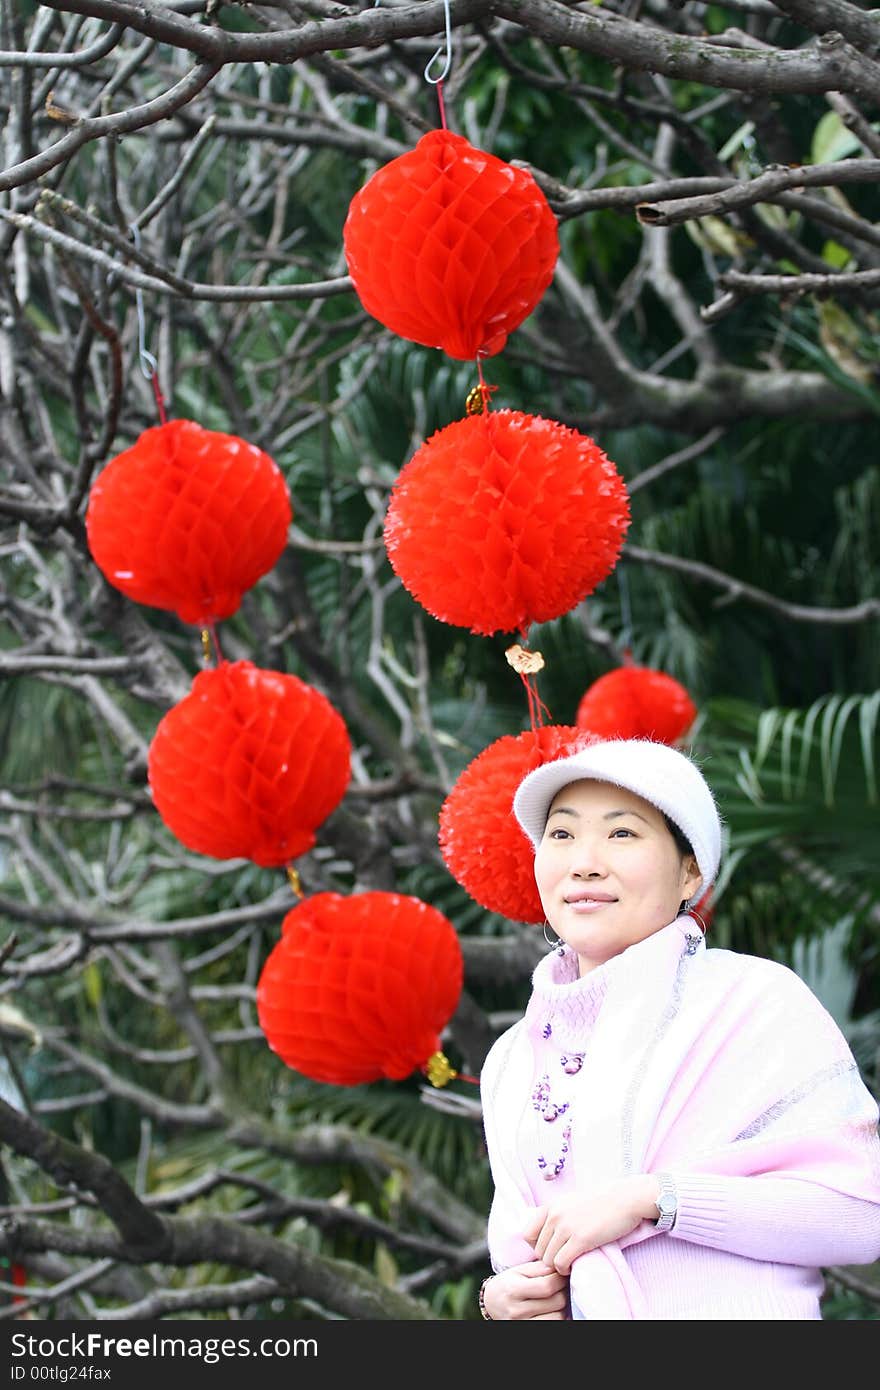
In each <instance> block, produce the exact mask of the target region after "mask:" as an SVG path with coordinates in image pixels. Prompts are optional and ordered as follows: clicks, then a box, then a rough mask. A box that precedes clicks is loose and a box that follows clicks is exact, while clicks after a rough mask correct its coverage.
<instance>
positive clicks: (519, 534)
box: [385, 410, 629, 636]
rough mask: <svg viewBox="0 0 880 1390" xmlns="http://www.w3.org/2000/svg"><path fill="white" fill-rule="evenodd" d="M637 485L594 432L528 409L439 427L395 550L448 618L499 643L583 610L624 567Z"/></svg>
mask: <svg viewBox="0 0 880 1390" xmlns="http://www.w3.org/2000/svg"><path fill="white" fill-rule="evenodd" d="M628 525H629V503H628V497H627V491H626V486H625V484H624V482H623V479H622V478H621V476H620V474H619V473H618V472H617V469H616V468H615V466H614V464H613V463H612V462H611V460H610V459H609V458H607V457H606V456H605V454H604V453H603V452H602V450H601V449H600V448H599V446H598V445H597V444H596V443H594V441H593V440H592V439H590V438H589V437H588V436H587V435H583V434H579V433H578V432H577V430H573V429H569V428H568V427H567V426H565V425H561V424H559V423H558V422H557V421H556V420H544V419H542V418H541V416H539V415H525V414H523V413H522V412H521V411H518V410H493V411H487V412H485V413H484V414H482V415H469V416H467V417H465V419H463V420H456V421H455V422H454V423H453V424H451V425H447V426H446V428H445V429H442V430H438V431H437V433H436V434H434V435H432V436H431V438H430V439H429V440H428V441H427V443H425V444H423V445H422V446H421V448H420V449H418V450H417V451H416V453H415V455H414V456H413V458H411V459H410V461H409V463H408V464H407V465H406V467H405V468H404V469H403V470H402V471H401V473H400V476H399V477H398V479H397V482H396V484H395V486H394V489H393V492H392V495H391V504H390V506H389V508H388V514H387V516H386V519H385V545H386V548H387V550H388V558H389V559H390V561H391V564H392V567H393V568H394V570H395V572H396V573H397V575H398V576H399V577H400V580H401V582H402V583H403V584H404V586H405V587H406V588H407V589H408V590H409V591H410V593H411V594H412V595H413V597H414V598H416V599H417V600H418V601H419V603H421V604H422V605H423V607H424V608H426V609H427V610H428V612H429V613H432V614H433V615H434V617H435V618H440V619H441V620H442V621H443V622H446V623H453V624H455V625H457V626H459V627H467V628H470V630H471V631H472V632H475V633H481V634H483V635H486V636H489V635H491V634H492V633H493V632H498V631H500V632H511V631H521V632H525V630H526V629H527V628H528V627H529V625H530V624H531V623H534V622H546V621H547V620H548V619H550V618H556V617H559V615H560V614H562V613H566V612H567V611H568V610H569V609H570V608H573V607H574V606H575V605H576V604H577V603H579V602H580V601H581V599H583V598H585V597H586V595H587V594H589V593H591V592H592V591H593V589H595V587H596V585H597V584H599V583H600V582H601V581H602V580H603V579H605V578H606V577H607V575H608V574H609V573H610V572H611V570H612V569H613V568H614V565H615V564H616V563H617V559H618V556H619V554H620V550H621V547H622V545H623V538H624V534H625V532H626V528H627V526H628Z"/></svg>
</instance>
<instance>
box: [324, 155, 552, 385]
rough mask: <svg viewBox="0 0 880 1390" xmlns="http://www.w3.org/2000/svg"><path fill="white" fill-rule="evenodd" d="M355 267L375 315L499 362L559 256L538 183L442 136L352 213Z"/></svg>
mask: <svg viewBox="0 0 880 1390" xmlns="http://www.w3.org/2000/svg"><path fill="white" fill-rule="evenodd" d="M343 241H344V245H345V258H346V261H347V263H348V269H349V273H350V275H351V278H352V280H353V281H354V287H355V289H356V291H357V293H358V297H359V299H360V301H361V303H362V304H363V306H364V308H365V309H366V311H367V313H368V314H372V316H373V318H375V319H378V320H379V322H380V323H382V324H384V325H385V327H386V328H390V329H391V331H392V333H397V334H399V335H400V337H401V338H409V339H410V340H411V341H412V342H415V343H422V344H423V345H424V346H425V347H436V348H442V349H443V351H444V352H446V353H448V354H449V356H450V357H457V358H460V359H462V360H465V361H472V360H473V359H474V358H475V357H476V356H477V355H478V354H479V355H480V356H483V357H491V356H492V355H493V354H494V353H496V352H500V351H501V349H502V348H503V347H504V344H505V342H506V341H507V337H508V334H509V333H512V332H513V330H514V329H515V328H516V327H518V325H519V324H521V323H522V321H523V319H524V318H527V317H528V315H529V314H530V313H531V312H532V310H533V309H534V308H535V305H536V304H537V303H538V301H539V300H540V298H541V296H542V295H543V293H544V291H545V290H546V289H547V286H548V285H549V284H550V281H551V279H552V278H553V270H554V267H555V265H556V261H557V259H558V256H559V237H558V235H557V231H556V218H555V217H554V215H553V213H552V212H551V210H550V206H549V204H548V202H547V199H546V198H545V197H544V194H543V193H542V192H541V190H540V188H539V187H538V185H537V184H536V182H535V180H534V179H533V178H532V175H531V174H529V173H527V172H526V170H524V169H516V168H514V167H513V165H511V164H506V163H505V162H504V160H502V159H496V158H495V156H494V155H491V154H487V153H486V152H485V150H480V149H475V148H474V146H473V145H471V144H469V143H468V141H467V140H465V139H464V137H463V136H461V135H453V134H452V132H451V131H448V130H432V131H431V132H430V133H429V134H428V135H423V136H422V138H421V140H419V142H418V144H417V145H416V147H415V149H414V150H410V151H409V153H407V154H403V155H401V156H400V157H399V158H398V159H393V160H392V161H391V163H390V164H386V165H384V166H383V168H381V169H378V170H377V171H376V173H375V174H373V176H372V178H370V179H369V180H368V181H367V183H366V184H365V185H364V187H363V188H362V189H361V190H360V192H359V193H356V194H355V196H354V198H353V199H352V201H351V205H350V207H349V210H348V216H347V218H346V221H345V227H344V228H343Z"/></svg>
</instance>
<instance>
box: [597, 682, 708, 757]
mask: <svg viewBox="0 0 880 1390" xmlns="http://www.w3.org/2000/svg"><path fill="white" fill-rule="evenodd" d="M696 717H697V707H696V705H695V704H694V702H693V700H692V699H691V697H690V695H689V694H688V692H687V691H686V690H685V688H684V686H683V685H681V684H680V682H679V681H677V680H674V679H673V677H672V676H667V675H666V674H665V673H664V672H663V671H654V670H652V669H651V668H650V667H648V666H633V665H629V664H628V665H624V666H619V667H617V668H616V670H614V671H608V672H607V673H606V674H605V675H604V676H600V677H599V679H598V680H597V681H594V682H593V684H592V685H591V686H590V687H589V689H588V690H586V691H585V692H584V695H583V697H582V699H581V701H580V704H579V705H578V710H577V715H576V717H575V721H576V723H577V725H578V727H579V728H582V729H587V730H588V731H589V732H590V733H591V734H595V735H596V736H597V737H598V738H650V739H654V740H656V741H657V742H658V743H668V744H674V743H675V742H676V741H677V740H678V739H680V738H681V737H682V736H683V735H684V734H685V733H687V731H688V729H689V728H690V727H691V725H692V724H693V722H694V720H695V719H696Z"/></svg>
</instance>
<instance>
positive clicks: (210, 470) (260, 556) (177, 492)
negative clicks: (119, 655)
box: [86, 420, 292, 627]
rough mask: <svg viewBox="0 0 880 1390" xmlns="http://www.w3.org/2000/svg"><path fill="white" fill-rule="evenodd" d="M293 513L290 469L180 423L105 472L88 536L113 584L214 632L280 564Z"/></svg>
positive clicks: (225, 437)
mask: <svg viewBox="0 0 880 1390" xmlns="http://www.w3.org/2000/svg"><path fill="white" fill-rule="evenodd" d="M291 514H292V513H291V506H290V497H289V495H288V491H287V484H286V483H285V481H284V477H283V475H282V473H281V470H280V468H279V467H278V465H277V464H276V463H274V462H273V460H272V459H271V458H270V457H269V455H268V454H264V453H263V451H262V449H258V448H257V447H256V445H254V444H249V443H248V442H247V440H246V439H239V438H238V436H237V435H234V434H220V433H218V432H217V431H216V430H206V429H203V428H202V426H201V425H198V424H196V423H195V421H194V420H171V421H169V422H168V423H167V424H165V425H157V426H156V427H155V428H154V429H149V430H145V431H144V433H143V434H142V435H141V436H140V438H139V439H138V441H137V443H136V444H133V445H132V447H131V448H130V449H126V450H125V451H124V452H123V453H121V454H117V455H116V457H115V458H114V459H111V461H110V463H108V465H107V467H106V468H105V469H104V470H103V472H102V473H100V474H99V476H98V477H97V478H96V480H95V482H94V484H93V486H92V490H91V493H90V496H89V504H88V510H87V512H86V532H87V535H88V543H89V550H90V551H91V553H92V558H93V559H94V561H95V564H96V565H97V566H98V568H99V569H100V571H101V573H102V574H103V575H104V578H105V579H107V580H108V582H109V583H110V584H112V585H114V587H115V588H117V589H121V590H122V592H123V593H124V594H126V595H127V596H128V597H129V598H130V599H134V601H135V602H136V603H144V604H148V605H149V606H151V607H153V608H167V609H171V610H172V611H174V612H176V613H177V615H178V617H179V618H180V619H181V620H182V621H183V622H185V623H197V624H198V625H199V626H200V627H204V626H206V625H208V624H210V623H213V622H218V621H219V620H220V619H221V618H228V617H230V615H231V614H233V613H234V612H235V611H236V609H237V608H238V606H239V604H240V603H241V596H242V594H243V593H244V592H245V591H246V590H247V589H249V588H251V587H252V585H254V584H256V582H257V580H258V579H260V578H261V576H262V575H264V574H266V573H267V571H268V570H270V569H271V568H272V566H273V565H274V564H275V563H276V561H277V560H278V557H279V555H280V554H281V552H282V550H283V549H284V546H285V543H286V540H287V528H288V526H289V525H290V519H291Z"/></svg>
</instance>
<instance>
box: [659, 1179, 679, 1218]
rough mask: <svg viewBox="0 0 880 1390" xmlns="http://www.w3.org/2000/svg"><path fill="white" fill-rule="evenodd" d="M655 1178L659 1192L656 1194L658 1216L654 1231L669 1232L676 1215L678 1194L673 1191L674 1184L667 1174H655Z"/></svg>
mask: <svg viewBox="0 0 880 1390" xmlns="http://www.w3.org/2000/svg"><path fill="white" fill-rule="evenodd" d="M655 1177H656V1179H657V1181H658V1182H659V1184H660V1191H659V1192H658V1193H657V1211H658V1213H659V1216H658V1220H657V1222H656V1223H655V1230H657V1231H658V1232H663V1231H671V1230H672V1228H673V1226H674V1225H675V1218H676V1216H677V1215H678V1193H677V1192H676V1190H675V1183H674V1182H673V1181H672V1178H671V1177H670V1176H669V1174H668V1173H656V1174H655Z"/></svg>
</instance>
